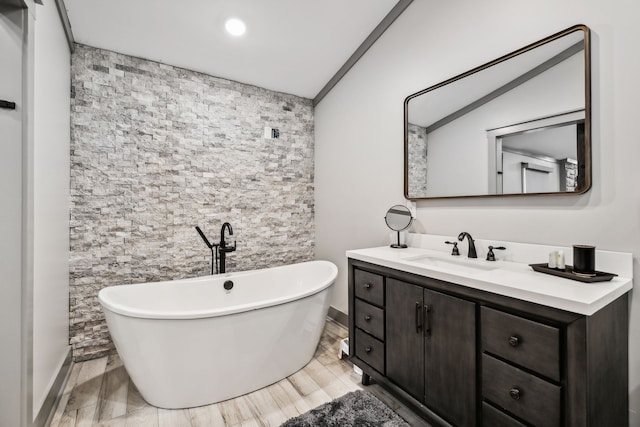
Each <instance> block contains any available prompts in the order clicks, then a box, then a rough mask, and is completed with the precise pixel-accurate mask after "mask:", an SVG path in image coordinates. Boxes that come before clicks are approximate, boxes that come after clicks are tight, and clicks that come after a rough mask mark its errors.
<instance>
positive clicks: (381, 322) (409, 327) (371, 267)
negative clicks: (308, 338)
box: [349, 259, 629, 427]
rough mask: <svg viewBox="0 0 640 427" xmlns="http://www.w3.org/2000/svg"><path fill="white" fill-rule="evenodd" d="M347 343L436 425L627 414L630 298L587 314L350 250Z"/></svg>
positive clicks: (367, 371) (623, 421)
mask: <svg viewBox="0 0 640 427" xmlns="http://www.w3.org/2000/svg"><path fill="white" fill-rule="evenodd" d="M349 313H350V316H349V336H350V355H351V358H352V360H353V361H354V363H355V364H356V365H358V366H359V367H360V368H362V370H363V371H364V375H363V384H367V383H368V381H369V379H370V378H373V379H374V380H375V381H377V382H379V383H380V384H381V385H383V386H385V387H386V388H387V389H388V390H390V391H391V392H392V393H393V394H395V395H396V396H397V397H398V398H400V399H401V400H403V401H404V402H406V403H408V404H410V405H411V406H413V407H414V409H416V411H417V412H419V413H421V414H423V415H424V417H425V418H426V419H427V420H428V421H429V422H430V423H432V424H433V425H445V426H446V425H454V426H460V427H462V426H485V427H501V426H550V427H555V426H576V427H577V426H591V427H599V426H607V427H616V426H626V425H628V419H629V415H628V298H627V294H624V295H622V296H620V297H618V298H617V299H616V300H615V301H613V302H612V303H610V304H608V305H606V306H605V307H604V308H602V309H601V310H599V311H597V312H596V313H594V314H592V315H590V316H585V315H581V314H578V313H572V312H567V311H563V310H558V309H555V308H552V307H548V306H543V305H539V304H534V303H529V302H526V301H522V300H517V299H513V298H509V297H505V296H502V295H498V294H494V293H489V292H484V291H482V290H478V289H473V288H469V287H466V286H461V285H457V284H454V283H448V282H444V281H441V280H436V279H432V278H429V277H424V276H418V275H415V274H411V273H407V272H403V271H399V270H394V269H390V268H386V267H382V266H379V265H376V264H371V263H367V262H363V261H359V260H355V259H349Z"/></svg>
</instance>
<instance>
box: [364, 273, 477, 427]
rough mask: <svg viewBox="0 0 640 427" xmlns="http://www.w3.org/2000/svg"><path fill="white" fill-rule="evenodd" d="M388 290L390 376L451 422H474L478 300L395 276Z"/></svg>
mask: <svg viewBox="0 0 640 427" xmlns="http://www.w3.org/2000/svg"><path fill="white" fill-rule="evenodd" d="M385 294H386V303H385V311H386V313H387V319H386V329H387V338H386V347H387V349H386V355H387V373H386V376H387V378H388V379H389V380H391V381H392V382H394V383H395V384H397V385H398V386H400V387H402V388H403V389H404V390H405V391H406V392H408V393H409V394H410V395H412V396H413V397H414V398H416V399H418V400H419V401H421V402H424V403H425V404H426V405H427V406H429V407H430V408H432V409H433V410H434V411H435V412H437V413H438V414H441V415H442V416H443V417H445V418H446V419H447V420H448V421H449V422H451V423H452V424H454V425H460V426H473V425H475V419H476V389H475V378H476V357H475V348H476V326H475V315H476V309H475V303H473V302H470V301H467V300H464V299H461V298H456V297H453V296H450V295H446V294H443V293H440V292H435V291H432V290H429V289H425V288H424V287H422V286H418V285H413V284H410V283H406V282H402V281H399V280H395V279H391V278H387V286H386V292H385ZM356 310H357V309H356ZM445 414H446V415H445Z"/></svg>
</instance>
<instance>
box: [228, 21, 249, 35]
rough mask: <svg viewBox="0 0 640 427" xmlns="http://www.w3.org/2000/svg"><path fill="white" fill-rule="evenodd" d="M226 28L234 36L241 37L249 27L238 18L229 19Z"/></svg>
mask: <svg viewBox="0 0 640 427" xmlns="http://www.w3.org/2000/svg"><path fill="white" fill-rule="evenodd" d="M224 28H225V29H226V30H227V33H229V34H231V35H232V36H241V35H243V34H244V32H245V31H247V26H246V25H244V22H242V21H241V20H239V19H238V18H229V19H227V22H225V23H224Z"/></svg>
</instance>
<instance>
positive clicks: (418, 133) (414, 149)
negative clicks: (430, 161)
mask: <svg viewBox="0 0 640 427" xmlns="http://www.w3.org/2000/svg"><path fill="white" fill-rule="evenodd" d="M407 136H408V146H409V196H410V197H426V196H427V128H424V127H422V126H418V125H414V124H412V123H409V127H408V129H407Z"/></svg>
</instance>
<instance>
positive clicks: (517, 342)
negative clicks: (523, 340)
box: [509, 335, 520, 347]
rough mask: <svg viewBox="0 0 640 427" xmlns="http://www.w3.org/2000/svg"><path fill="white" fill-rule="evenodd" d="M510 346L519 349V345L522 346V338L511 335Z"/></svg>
mask: <svg viewBox="0 0 640 427" xmlns="http://www.w3.org/2000/svg"><path fill="white" fill-rule="evenodd" d="M509 345H510V346H511V347H517V346H518V345H520V338H519V337H518V336H516V335H511V336H510V337H509Z"/></svg>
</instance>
